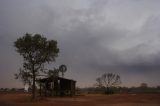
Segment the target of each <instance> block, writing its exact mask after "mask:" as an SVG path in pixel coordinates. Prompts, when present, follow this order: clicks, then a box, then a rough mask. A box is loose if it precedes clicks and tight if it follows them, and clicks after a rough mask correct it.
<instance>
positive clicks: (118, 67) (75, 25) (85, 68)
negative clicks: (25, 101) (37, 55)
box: [0, 0, 160, 87]
mask: <svg viewBox="0 0 160 106" xmlns="http://www.w3.org/2000/svg"><path fill="white" fill-rule="evenodd" d="M159 10H160V0H0V51H1V52H0V87H22V86H23V85H22V83H21V82H20V81H18V80H15V79H14V73H16V72H18V69H19V67H22V62H23V58H22V57H20V56H19V54H18V53H17V52H16V51H15V48H14V47H13V42H14V41H15V40H16V39H17V38H18V37H21V36H23V35H24V34H25V33H26V32H28V33H33V34H35V33H39V34H43V35H44V36H45V37H47V38H48V39H54V40H57V41H58V47H59V48H60V54H59V57H58V58H57V59H56V63H52V64H51V66H52V68H53V67H56V66H58V65H60V64H66V65H67V67H68V71H67V72H66V77H67V78H70V79H74V80H76V81H77V85H78V86H79V87H88V86H93V84H94V83H95V79H96V78H97V77H99V76H100V75H101V74H103V73H107V72H112V73H115V74H119V75H120V76H121V79H122V86H138V85H140V83H142V82H145V83H148V84H149V85H150V86H156V85H160V77H159V76H160V29H159V28H160V11H159Z"/></svg>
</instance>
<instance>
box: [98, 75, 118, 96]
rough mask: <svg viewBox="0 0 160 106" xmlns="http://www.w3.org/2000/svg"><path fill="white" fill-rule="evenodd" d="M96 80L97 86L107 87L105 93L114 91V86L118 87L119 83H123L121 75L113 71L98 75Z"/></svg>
mask: <svg viewBox="0 0 160 106" xmlns="http://www.w3.org/2000/svg"><path fill="white" fill-rule="evenodd" d="M96 81H97V86H98V87H101V88H105V89H106V91H105V93H107V94H109V93H111V92H112V91H111V88H112V87H117V86H118V85H119V84H121V79H120V76H119V75H116V74H113V73H104V74H103V75H102V76H101V77H98V78H97V79H96Z"/></svg>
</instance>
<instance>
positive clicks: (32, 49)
mask: <svg viewBox="0 0 160 106" xmlns="http://www.w3.org/2000/svg"><path fill="white" fill-rule="evenodd" d="M14 46H15V47H16V50H17V52H18V53H19V54H20V55H21V56H23V58H24V62H23V68H21V69H20V70H19V73H18V74H15V77H16V78H17V79H21V80H22V81H23V82H24V83H29V84H31V81H32V83H33V86H32V91H33V92H32V96H33V98H34V97H35V80H36V76H37V75H38V74H39V73H40V71H41V72H43V70H44V64H45V63H50V62H52V61H55V58H56V57H57V56H58V53H59V48H58V47H57V41H55V40H47V39H46V38H45V37H43V36H42V35H40V34H35V35H32V34H28V33H26V34H25V35H24V36H23V37H20V38H18V39H17V40H16V41H15V42H14Z"/></svg>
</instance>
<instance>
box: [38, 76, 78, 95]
mask: <svg viewBox="0 0 160 106" xmlns="http://www.w3.org/2000/svg"><path fill="white" fill-rule="evenodd" d="M38 82H39V85H40V96H73V95H75V89H76V81H74V80H71V79H66V78H62V77H48V78H43V79H39V80H38Z"/></svg>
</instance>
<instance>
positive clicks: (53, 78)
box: [37, 76, 76, 82]
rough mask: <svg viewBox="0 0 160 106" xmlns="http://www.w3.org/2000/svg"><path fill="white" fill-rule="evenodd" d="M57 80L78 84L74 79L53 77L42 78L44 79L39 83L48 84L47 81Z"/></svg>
mask: <svg viewBox="0 0 160 106" xmlns="http://www.w3.org/2000/svg"><path fill="white" fill-rule="evenodd" d="M55 79H58V80H66V81H72V82H76V81H75V80H72V79H67V78H63V77H52V76H51V77H46V78H42V79H38V80H37V81H40V82H46V81H54V80H55Z"/></svg>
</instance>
